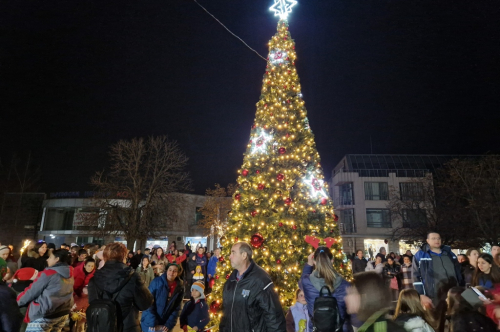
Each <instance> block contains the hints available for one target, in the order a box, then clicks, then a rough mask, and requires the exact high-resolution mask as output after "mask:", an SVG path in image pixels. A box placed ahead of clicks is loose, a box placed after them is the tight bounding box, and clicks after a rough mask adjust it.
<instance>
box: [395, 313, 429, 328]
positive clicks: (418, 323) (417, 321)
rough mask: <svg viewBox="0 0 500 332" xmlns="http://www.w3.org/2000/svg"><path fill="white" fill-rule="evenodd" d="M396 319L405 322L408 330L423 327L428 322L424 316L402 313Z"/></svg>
mask: <svg viewBox="0 0 500 332" xmlns="http://www.w3.org/2000/svg"><path fill="white" fill-rule="evenodd" d="M396 321H397V322H401V323H404V328H405V330H407V331H412V330H413V329H422V328H424V326H425V325H426V324H427V323H426V322H425V320H424V319H423V318H422V317H420V316H417V315H412V314H401V315H399V316H398V318H397V319H396Z"/></svg>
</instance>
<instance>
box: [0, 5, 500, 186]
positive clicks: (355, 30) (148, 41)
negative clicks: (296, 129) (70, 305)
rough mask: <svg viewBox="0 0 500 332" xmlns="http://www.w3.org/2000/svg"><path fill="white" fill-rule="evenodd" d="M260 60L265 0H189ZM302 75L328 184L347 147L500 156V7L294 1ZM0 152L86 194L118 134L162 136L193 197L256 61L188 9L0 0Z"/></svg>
mask: <svg viewBox="0 0 500 332" xmlns="http://www.w3.org/2000/svg"><path fill="white" fill-rule="evenodd" d="M199 2H200V4H202V5H203V6H205V7H206V8H207V9H208V10H209V11H210V12H211V13H212V14H213V15H215V16H216V17H217V18H218V19H219V20H220V21H221V22H223V23H224V24H225V25H226V26H227V27H228V28H229V29H231V30H232V31H233V32H234V33H235V34H237V35H238V36H240V37H241V38H242V39H243V40H244V41H245V42H246V43H248V44H249V45H250V46H252V47H253V48H255V49H256V50H257V51H258V52H259V53H260V54H262V55H264V57H267V52H268V49H267V42H268V41H269V39H270V38H271V37H272V36H273V35H274V33H275V32H276V24H277V21H278V19H277V17H274V16H273V13H272V12H270V11H269V10H268V8H269V7H270V6H271V5H272V3H273V1H272V0H245V1H243V0H232V1H229V0H199ZM289 23H290V32H291V34H292V38H294V39H295V42H296V51H297V55H298V60H297V62H296V65H297V70H298V73H299V77H300V79H301V84H302V89H303V90H302V92H303V95H304V100H305V102H306V104H305V105H306V108H307V111H308V117H309V120H310V125H311V128H312V130H313V133H314V134H315V139H316V144H317V148H318V150H319V153H320V155H321V158H322V165H323V168H324V171H325V175H326V177H327V178H330V176H331V170H332V168H333V167H334V166H335V165H336V163H337V162H339V161H340V159H341V158H342V157H343V156H344V155H345V154H349V153H370V152H371V148H370V137H371V138H372V141H373V153H388V154H389V153H390V154H397V153H409V154H417V153H422V154H482V153H487V152H490V153H498V152H500V134H499V129H500V114H499V110H500V91H499V89H500V6H499V4H498V1H471V0H467V1H461V0H460V1H444V0H426V1H414V0H411V1H410V0H398V1H390V0H299V4H298V5H297V6H296V7H294V10H293V13H292V14H291V16H290V17H289ZM0 29H1V30H0V102H1V104H0V105H1V113H0V114H1V117H0V157H3V158H8V156H10V155H11V154H12V153H14V152H15V153H17V154H20V155H23V154H26V153H27V151H31V152H32V154H33V156H34V160H35V162H36V164H37V165H39V166H40V167H41V169H42V177H43V182H42V187H41V189H42V190H43V191H46V192H54V191H77V190H88V189H91V188H90V187H89V184H88V183H89V178H90V176H91V175H92V174H93V173H94V172H95V171H97V170H100V169H102V168H104V167H105V166H106V160H107V151H108V148H109V146H110V145H111V144H113V143H114V142H116V141H118V140H119V139H130V138H133V137H138V136H144V137H145V136H148V135H168V136H169V138H171V139H174V140H177V141H178V142H179V144H180V145H181V147H182V149H183V150H184V151H185V153H186V154H187V155H188V157H189V158H190V162H189V171H190V172H191V174H192V178H193V181H194V187H195V191H194V192H195V193H198V194H203V193H204V191H205V189H206V188H208V187H211V186H213V185H214V183H220V184H222V185H226V184H227V183H229V182H235V180H236V171H237V169H238V168H239V167H240V166H241V163H242V161H243V153H244V151H245V148H246V144H247V142H248V139H249V134H250V126H251V125H252V122H253V119H254V115H255V104H256V102H257V101H258V100H259V96H260V89H261V84H262V81H261V80H262V76H263V74H264V71H265V66H266V63H265V62H264V60H262V59H261V58H259V57H258V56H257V55H256V54H255V53H253V52H252V51H250V50H249V49H248V48H246V47H245V46H244V45H243V44H242V43H241V42H240V41H238V40H237V39H236V38H235V37H233V36H231V35H230V34H229V33H228V32H227V31H226V30H224V28H223V27H222V26H220V25H219V24H218V23H217V22H216V21H215V20H214V19H213V18H212V17H210V16H209V15H208V14H207V13H205V12H204V11H203V10H202V9H201V8H200V7H199V6H198V5H197V4H196V3H195V2H193V1H189V0H168V1H165V0H164V1H157V0H150V1H108V0H99V1H97V0H93V1H79V0H64V1H60V0H50V1H22V0H21V1H1V2H0Z"/></svg>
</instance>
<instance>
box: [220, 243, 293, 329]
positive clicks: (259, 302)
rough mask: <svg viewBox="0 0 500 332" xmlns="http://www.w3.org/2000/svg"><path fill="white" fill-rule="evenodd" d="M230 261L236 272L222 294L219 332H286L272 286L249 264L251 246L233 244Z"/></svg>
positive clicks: (258, 270)
mask: <svg viewBox="0 0 500 332" xmlns="http://www.w3.org/2000/svg"><path fill="white" fill-rule="evenodd" d="M229 259H230V260H231V266H232V267H233V268H234V269H235V270H234V271H233V273H232V274H231V276H230V277H229V279H228V280H227V281H226V284H225V285H224V291H223V293H222V305H223V315H222V320H221V322H220V325H219V330H220V332H235V331H238V332H247V331H248V332H250V331H254V332H285V331H286V320H285V315H284V313H283V309H282V308H281V304H280V302H279V299H278V296H277V294H276V292H275V291H274V286H273V282H272V280H271V278H270V277H269V275H268V274H267V272H266V271H264V270H263V269H262V268H261V267H260V266H258V265H257V264H255V262H254V261H253V260H252V248H251V247H250V245H249V244H248V243H246V242H238V243H236V244H235V245H233V247H232V248H231V255H230V256H229Z"/></svg>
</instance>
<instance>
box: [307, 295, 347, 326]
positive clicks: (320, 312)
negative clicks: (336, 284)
mask: <svg viewBox="0 0 500 332" xmlns="http://www.w3.org/2000/svg"><path fill="white" fill-rule="evenodd" d="M324 289H326V291H327V295H324V294H323V290H324ZM342 325H343V322H342V319H341V318H340V313H339V307H338V305H337V299H336V298H334V297H333V296H332V293H331V292H330V289H329V288H328V287H327V286H323V287H321V290H320V291H319V296H318V297H317V298H316V300H314V312H313V331H314V332H339V331H342Z"/></svg>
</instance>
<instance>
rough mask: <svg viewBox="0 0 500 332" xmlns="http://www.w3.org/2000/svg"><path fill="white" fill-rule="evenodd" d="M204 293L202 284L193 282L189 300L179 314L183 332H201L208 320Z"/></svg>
mask: <svg viewBox="0 0 500 332" xmlns="http://www.w3.org/2000/svg"><path fill="white" fill-rule="evenodd" d="M204 293H205V285H204V284H203V282H200V281H195V282H194V283H193V285H192V286H191V300H189V301H188V302H187V303H186V304H185V305H184V308H183V309H182V313H181V319H180V326H181V328H182V329H183V330H184V331H185V332H192V331H203V329H204V328H205V326H207V324H208V322H209V320H210V317H209V315H208V305H207V302H206V301H205V295H204Z"/></svg>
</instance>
